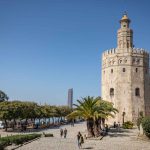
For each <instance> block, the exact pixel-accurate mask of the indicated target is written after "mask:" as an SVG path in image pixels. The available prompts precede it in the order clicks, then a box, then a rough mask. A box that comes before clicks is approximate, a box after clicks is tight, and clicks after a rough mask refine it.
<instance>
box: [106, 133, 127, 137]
mask: <svg viewBox="0 0 150 150" xmlns="http://www.w3.org/2000/svg"><path fill="white" fill-rule="evenodd" d="M107 136H109V137H129V136H130V135H128V134H121V133H118V134H108V135H107Z"/></svg>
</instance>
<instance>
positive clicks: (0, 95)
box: [0, 90, 9, 102]
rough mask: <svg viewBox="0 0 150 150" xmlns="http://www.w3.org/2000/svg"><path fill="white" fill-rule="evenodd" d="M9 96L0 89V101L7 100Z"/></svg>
mask: <svg viewBox="0 0 150 150" xmlns="http://www.w3.org/2000/svg"><path fill="white" fill-rule="evenodd" d="M8 99H9V97H8V96H7V94H5V93H4V92H3V91H1V90H0V102H3V101H8Z"/></svg>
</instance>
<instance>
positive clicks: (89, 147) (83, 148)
mask: <svg viewBox="0 0 150 150" xmlns="http://www.w3.org/2000/svg"><path fill="white" fill-rule="evenodd" d="M82 149H93V147H85V148H82Z"/></svg>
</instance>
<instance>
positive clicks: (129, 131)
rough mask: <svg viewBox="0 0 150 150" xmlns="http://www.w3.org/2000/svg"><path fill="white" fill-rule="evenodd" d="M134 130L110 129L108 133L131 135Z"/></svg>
mask: <svg viewBox="0 0 150 150" xmlns="http://www.w3.org/2000/svg"><path fill="white" fill-rule="evenodd" d="M133 130H134V129H122V128H120V129H119V130H118V129H116V128H110V130H109V133H133Z"/></svg>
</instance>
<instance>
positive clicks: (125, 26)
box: [117, 14, 133, 52]
mask: <svg viewBox="0 0 150 150" xmlns="http://www.w3.org/2000/svg"><path fill="white" fill-rule="evenodd" d="M130 22H131V21H130V19H129V18H128V16H127V14H124V15H123V17H122V18H121V20H120V24H121V28H120V29H119V30H118V36H117V38H118V39H117V41H118V45H117V48H118V51H119V52H126V51H128V49H130V48H133V31H132V29H130V28H129V25H130Z"/></svg>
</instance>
